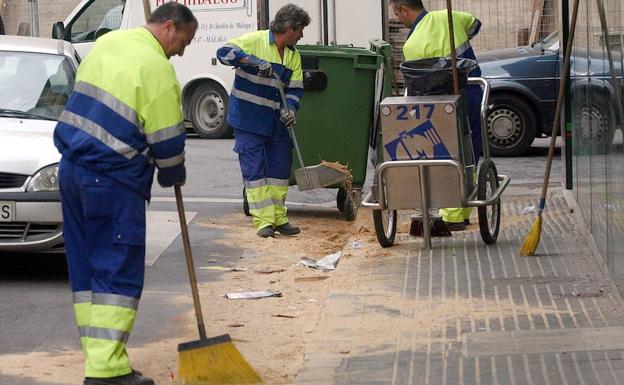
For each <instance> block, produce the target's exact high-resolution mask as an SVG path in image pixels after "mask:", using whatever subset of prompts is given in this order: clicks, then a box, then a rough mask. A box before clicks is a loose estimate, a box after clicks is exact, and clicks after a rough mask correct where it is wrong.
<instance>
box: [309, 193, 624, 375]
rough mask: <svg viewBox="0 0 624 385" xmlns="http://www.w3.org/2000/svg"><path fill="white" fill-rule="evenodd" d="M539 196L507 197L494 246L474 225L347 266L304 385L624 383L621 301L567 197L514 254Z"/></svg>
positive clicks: (408, 241)
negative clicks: (530, 251)
mask: <svg viewBox="0 0 624 385" xmlns="http://www.w3.org/2000/svg"><path fill="white" fill-rule="evenodd" d="M536 195H537V194H536ZM536 200H537V199H536V197H535V196H534V195H531V196H527V195H515V196H514V195H511V194H509V195H505V196H504V200H503V210H502V218H503V219H502V222H503V224H502V227H501V232H500V235H499V238H498V243H497V244H495V245H492V246H489V247H487V246H486V245H485V244H484V243H483V242H482V241H481V237H480V234H479V231H478V228H474V229H473V230H471V231H465V232H460V233H456V234H455V236H454V237H451V238H438V239H435V240H434V247H433V250H432V251H431V252H426V251H425V249H424V245H423V243H422V240H421V239H419V238H410V237H409V236H407V234H397V242H396V244H395V246H394V247H392V248H390V249H385V250H382V249H381V247H379V246H378V245H377V247H378V249H377V250H378V253H376V255H372V256H368V257H362V258H357V257H352V258H343V260H342V261H341V263H340V265H339V267H338V270H337V271H336V272H335V275H334V277H333V278H332V282H331V287H330V291H329V295H328V299H327V302H326V307H325V310H324V314H323V316H322V318H321V321H320V324H319V325H318V328H317V331H316V332H315V335H314V338H313V340H314V343H311V344H309V345H308V346H307V347H306V354H305V364H304V367H303V369H302V370H301V371H300V373H299V375H298V377H297V384H301V385H304V384H305V385H307V384H315V385H323V384H344V385H356V384H362V385H364V384H370V385H381V384H496V385H498V384H501V385H502V384H514V385H516V384H517V385H521V384H547V385H556V384H571V385H572V384H586V385H590V384H604V385H607V384H622V383H624V363H623V360H624V316H623V314H622V309H624V306H623V305H624V304H623V303H622V300H621V298H620V296H619V294H618V293H617V292H616V291H615V289H614V286H613V284H612V282H611V281H610V280H609V279H608V277H607V275H606V273H605V271H604V267H603V264H602V261H601V260H600V257H598V256H596V255H594V253H593V252H592V248H591V247H590V244H591V242H589V240H588V238H586V236H585V235H584V232H583V231H582V229H581V228H579V226H578V222H577V220H576V218H575V217H574V214H571V213H570V209H569V207H568V205H567V203H566V201H565V199H564V197H563V193H562V191H561V190H560V189H553V190H552V192H551V193H550V194H549V200H548V204H547V211H546V213H545V218H544V227H543V229H542V240H541V243H540V246H539V248H538V255H537V256H536V257H529V258H527V257H519V256H518V249H519V246H520V243H521V242H522V240H523V239H524V237H525V236H526V234H527V232H528V230H529V228H530V226H531V225H532V224H533V222H534V220H535V214H534V213H533V214H522V210H523V208H525V207H527V206H531V205H535V202H536ZM361 215H370V213H366V212H362V214H361ZM403 221H405V219H403ZM371 247H372V246H371Z"/></svg>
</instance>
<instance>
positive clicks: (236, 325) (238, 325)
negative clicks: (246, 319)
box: [228, 324, 245, 328]
mask: <svg viewBox="0 0 624 385" xmlns="http://www.w3.org/2000/svg"><path fill="white" fill-rule="evenodd" d="M228 327H229V328H242V327H245V324H229V325H228Z"/></svg>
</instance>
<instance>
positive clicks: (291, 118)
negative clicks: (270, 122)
mask: <svg viewBox="0 0 624 385" xmlns="http://www.w3.org/2000/svg"><path fill="white" fill-rule="evenodd" d="M280 120H281V121H282V123H284V125H285V126H286V127H288V126H294V125H295V124H296V123H297V121H296V120H295V114H294V113H293V112H291V111H289V110H287V109H285V108H282V110H281V111H280Z"/></svg>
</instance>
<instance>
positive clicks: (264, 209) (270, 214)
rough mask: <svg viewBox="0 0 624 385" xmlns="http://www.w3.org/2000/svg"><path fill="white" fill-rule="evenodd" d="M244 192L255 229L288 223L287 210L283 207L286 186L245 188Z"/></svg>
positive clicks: (286, 191) (286, 190)
mask: <svg viewBox="0 0 624 385" xmlns="http://www.w3.org/2000/svg"><path fill="white" fill-rule="evenodd" d="M286 182H288V181H286ZM245 192H246V194H247V202H248V203H249V213H250V214H251V215H252V216H253V223H254V226H255V227H256V229H262V228H264V227H268V226H280V225H283V224H285V223H288V217H287V216H286V213H287V212H288V209H287V208H286V206H284V202H285V201H286V194H287V193H288V184H286V185H285V186H284V185H281V186H279V185H265V186H262V187H252V188H249V187H245Z"/></svg>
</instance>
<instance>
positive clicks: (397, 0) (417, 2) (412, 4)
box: [390, 0, 425, 10]
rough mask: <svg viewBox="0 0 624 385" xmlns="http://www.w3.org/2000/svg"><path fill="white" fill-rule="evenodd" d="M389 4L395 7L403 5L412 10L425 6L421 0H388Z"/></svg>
mask: <svg viewBox="0 0 624 385" xmlns="http://www.w3.org/2000/svg"><path fill="white" fill-rule="evenodd" d="M390 5H392V6H395V7H400V6H402V5H404V6H406V7H408V8H411V9H414V10H420V9H424V8H425V6H424V5H423V3H422V0H390Z"/></svg>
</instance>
